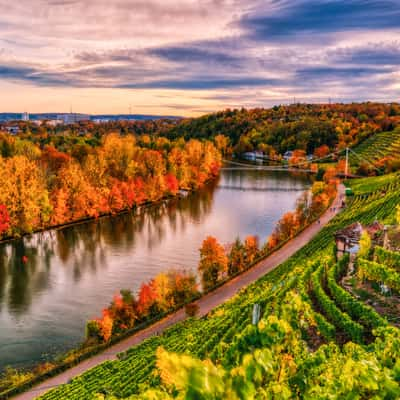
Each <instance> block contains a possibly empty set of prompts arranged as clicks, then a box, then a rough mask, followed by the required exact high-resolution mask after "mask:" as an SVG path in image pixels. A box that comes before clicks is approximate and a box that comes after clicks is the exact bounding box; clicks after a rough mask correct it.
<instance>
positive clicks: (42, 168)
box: [0, 134, 221, 238]
mask: <svg viewBox="0 0 400 400" xmlns="http://www.w3.org/2000/svg"><path fill="white" fill-rule="evenodd" d="M64 145H65V143H64ZM0 151H1V154H2V156H0V181H1V182H2V190H1V191H0V238H4V237H15V236H19V235H22V234H25V233H31V232H33V231H36V230H40V229H46V228H49V227H51V226H56V225H61V224H66V223H70V222H74V221H77V220H80V219H84V218H91V217H98V216H100V215H104V214H112V213H116V212H120V211H123V210H129V209H131V208H133V207H135V206H138V205H140V204H143V203H146V202H154V201H158V200H160V199H162V198H164V197H166V196H173V195H176V194H177V193H178V191H179V190H180V189H185V190H193V189H197V188H199V187H201V186H203V185H204V184H205V183H206V182H207V181H208V180H210V179H212V178H213V177H216V176H217V175H218V173H219V168H220V166H221V154H220V151H219V150H218V149H217V148H216V146H215V145H214V144H213V143H212V142H210V141H199V140H195V139H192V140H189V141H187V142H185V141H184V140H176V141H170V140H168V139H167V138H163V137H156V138H151V137H142V138H140V139H139V140H138V139H137V138H135V137H134V136H132V135H127V136H120V135H118V134H109V135H106V136H104V137H102V138H101V141H100V143H99V144H98V145H95V146H89V145H87V144H86V145H85V146H82V145H80V144H74V143H72V144H69V145H66V146H65V148H64V151H63V150H60V149H59V148H57V147H56V146H54V145H53V144H46V145H43V146H41V145H40V144H38V143H34V142H33V141H31V140H27V139H22V138H13V137H9V136H5V135H3V136H1V135H0Z"/></svg>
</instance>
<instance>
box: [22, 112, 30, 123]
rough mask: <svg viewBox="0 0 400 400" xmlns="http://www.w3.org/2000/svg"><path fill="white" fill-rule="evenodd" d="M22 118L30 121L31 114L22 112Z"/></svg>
mask: <svg viewBox="0 0 400 400" xmlns="http://www.w3.org/2000/svg"><path fill="white" fill-rule="evenodd" d="M21 120H22V121H29V114H28V113H27V112H24V113H22V115H21Z"/></svg>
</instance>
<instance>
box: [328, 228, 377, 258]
mask: <svg viewBox="0 0 400 400" xmlns="http://www.w3.org/2000/svg"><path fill="white" fill-rule="evenodd" d="M364 230H365V231H366V232H368V235H369V236H370V238H371V241H372V243H373V244H374V245H381V246H382V245H383V237H384V235H383V234H384V233H385V226H384V225H382V224H381V223H380V222H378V221H375V222H373V223H372V224H370V225H366V226H362V225H361V224H360V223H359V222H355V223H354V224H351V225H349V226H348V227H346V228H344V229H341V230H340V231H337V232H336V233H335V241H336V248H337V252H336V257H337V259H339V258H341V257H342V256H343V255H344V254H345V253H350V254H355V253H357V252H358V250H359V244H360V239H361V234H362V232H363V231H364Z"/></svg>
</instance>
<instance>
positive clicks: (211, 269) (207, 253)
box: [198, 236, 228, 290]
mask: <svg viewBox="0 0 400 400" xmlns="http://www.w3.org/2000/svg"><path fill="white" fill-rule="evenodd" d="M198 269H199V272H200V275H201V281H202V285H203V289H204V290H207V289H210V288H212V287H214V286H215V285H216V284H217V283H218V281H219V280H220V279H221V278H222V277H223V276H224V275H225V274H226V272H227V269H228V257H227V256H226V254H225V250H224V248H223V246H221V245H220V244H219V243H218V242H217V239H215V238H214V237H212V236H208V237H207V238H206V239H205V240H204V241H203V245H202V246H201V248H200V262H199V266H198Z"/></svg>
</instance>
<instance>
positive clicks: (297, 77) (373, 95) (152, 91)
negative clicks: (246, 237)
mask: <svg viewBox="0 0 400 400" xmlns="http://www.w3.org/2000/svg"><path fill="white" fill-rule="evenodd" d="M0 90H1V96H0V112H12V111H14V112H21V111H24V110H26V111H29V112H63V111H69V109H70V106H71V105H72V107H73V110H74V111H76V112H87V113H92V114H96V113H128V110H129V107H130V106H131V108H132V112H133V113H142V114H168V115H198V114H203V113H207V112H210V111H215V110H219V109H222V108H227V107H231V108H233V107H242V106H244V107H255V106H271V105H273V104H279V103H288V102H292V101H293V99H294V98H295V99H296V101H302V102H304V101H309V102H320V101H328V99H329V98H331V99H332V101H360V100H379V101H391V100H397V101H398V100H399V95H400V0H381V1H375V0H321V1H317V0H308V1H300V0H282V1H281V0H262V1H257V0H253V1H252V0H246V1H245V0H198V1H195V0H181V1H178V0H176V1H172V0H158V1H155V0H15V1H10V0H7V1H6V0H0Z"/></svg>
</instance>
